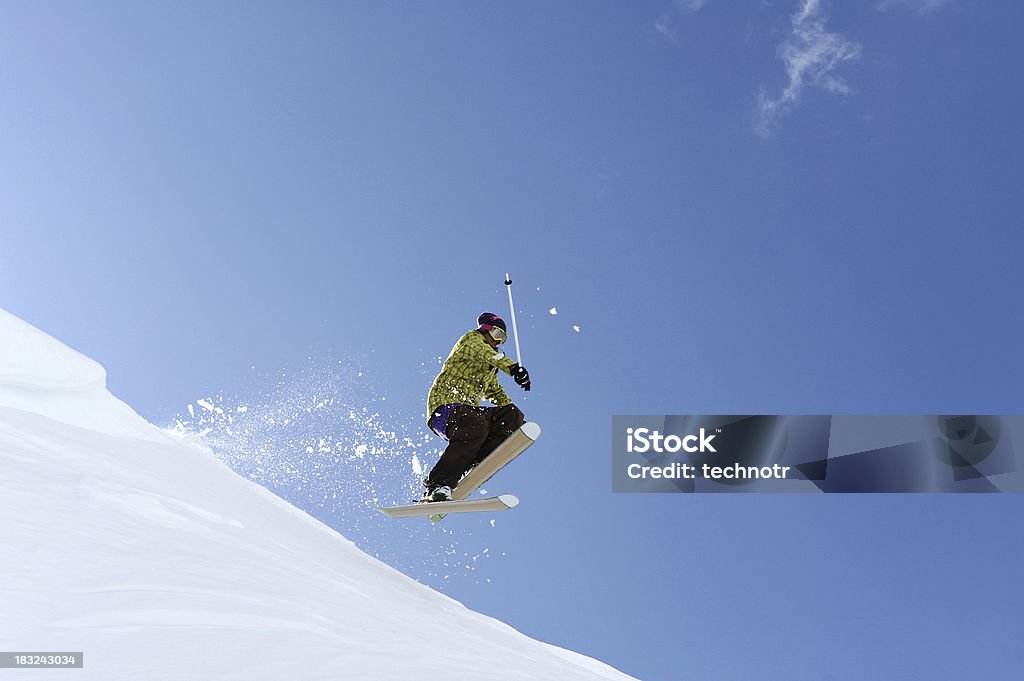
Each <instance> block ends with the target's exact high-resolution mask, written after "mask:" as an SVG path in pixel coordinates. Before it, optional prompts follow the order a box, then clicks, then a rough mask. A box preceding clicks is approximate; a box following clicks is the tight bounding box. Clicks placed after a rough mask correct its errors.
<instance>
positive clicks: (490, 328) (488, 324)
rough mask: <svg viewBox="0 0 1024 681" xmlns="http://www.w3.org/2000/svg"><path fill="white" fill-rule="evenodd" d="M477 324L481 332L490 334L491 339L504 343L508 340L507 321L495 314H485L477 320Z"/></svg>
mask: <svg viewBox="0 0 1024 681" xmlns="http://www.w3.org/2000/svg"><path fill="white" fill-rule="evenodd" d="M476 323H477V324H479V325H480V330H481V331H483V332H485V333H487V334H489V335H490V336H491V338H493V339H494V340H496V341H498V342H499V343H504V342H505V341H507V340H508V331H507V330H506V328H505V320H504V319H502V318H501V317H499V316H498V315H496V314H494V313H493V312H483V313H481V314H480V316H479V317H477V318H476Z"/></svg>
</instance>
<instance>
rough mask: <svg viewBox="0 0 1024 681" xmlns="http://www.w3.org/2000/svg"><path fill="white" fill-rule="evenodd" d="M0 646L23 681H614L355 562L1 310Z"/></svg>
mask: <svg viewBox="0 0 1024 681" xmlns="http://www.w3.org/2000/svg"><path fill="white" fill-rule="evenodd" d="M0 543H2V546H3V556H2V558H0V584H2V587H0V588H2V589H3V594H4V595H3V607H2V608H0V650H6V651H61V652H64V651H82V652H84V653H85V655H84V659H85V669H84V670H79V671H74V672H72V671H66V670H53V671H48V672H45V671H36V672H32V673H31V675H32V676H33V678H65V677H66V676H74V677H75V678H89V679H128V678H130V679H175V680H179V679H246V680H254V679H268V680H269V679H273V680H275V681H277V680H281V679H289V680H301V679H359V680H363V681H373V680H375V679H396V680H398V679H401V680H403V681H406V680H408V679H410V678H436V679H484V678H487V679H502V680H511V679H558V680H569V679H626V678H629V677H627V676H625V675H623V674H621V673H619V672H617V671H616V670H614V669H612V668H611V667H608V666H607V665H605V664H603V663H601V662H597V661H595V660H592V659H590V658H587V657H584V656H582V655H579V654H576V653H573V652H569V651H566V650H563V649H560V648H557V647H554V646H551V645H548V644H545V643H541V642H538V641H535V640H533V639H530V638H528V637H526V636H524V635H522V634H520V633H518V632H517V631H515V630H513V629H512V628H510V627H508V626H507V625H504V624H502V623H501V622H498V621H496V620H494V619H492V618H489V617H486V616H484V615H481V614H478V613H475V612H472V611H470V610H468V609H466V608H465V607H464V606H462V605H460V604H459V603H457V602H455V601H453V600H451V599H449V598H447V597H446V596H444V595H442V594H440V593H437V592H435V591H433V590H431V589H429V588H427V587H425V586H423V585H421V584H419V583H417V582H415V581H414V580H412V579H410V578H408V577H406V576H404V575H402V574H401V573H399V572H397V571H395V570H393V569H392V568H390V567H388V566H387V565H385V564H383V563H381V562H380V561H378V560H376V559H374V558H371V557H369V556H367V555H366V554H364V553H362V552H361V551H359V550H358V549H357V548H356V547H355V546H354V545H353V544H351V543H350V542H349V541H347V540H346V539H345V538H344V537H342V536H341V535H339V534H338V533H337V532H335V531H334V530H332V529H330V528H329V527H327V526H325V525H323V524H322V523H320V522H318V521H317V520H315V519H313V518H311V517H310V516H308V515H307V514H305V513H303V512H302V511H300V510H298V509H296V508H294V507H293V506H290V505H289V504H287V503H286V502H284V501H282V500H281V499H279V498H278V497H276V496H274V495H273V494H271V493H270V492H268V491H266V490H265V489H263V488H262V487H259V486H257V485H255V484H253V483H251V482H249V481H247V480H245V479H244V478H242V477H240V476H239V475H236V474H235V473H234V472H232V471H231V470H230V469H228V468H227V467H226V466H225V465H223V464H222V463H221V462H220V461H219V460H218V459H216V458H215V457H214V456H212V455H210V454H209V453H206V452H204V451H201V450H199V449H197V448H194V447H192V446H190V445H187V444H182V443H180V442H177V441H176V440H174V439H172V438H170V437H168V436H166V435H165V434H164V433H163V432H162V431H161V430H159V429H158V428H156V427H154V426H152V425H150V424H149V423H147V422H146V421H145V420H144V419H142V418H141V417H140V416H138V415H137V414H135V412H133V411H132V410H131V409H130V408H129V407H128V406H127V405H125V404H124V403H123V402H121V401H119V400H118V399H117V398H115V397H114V396H113V395H111V394H110V393H109V392H108V391H107V390H106V375H105V372H104V370H103V368H102V367H100V366H99V365H98V364H97V363H95V362H93V361H92V360H90V359H88V358H86V357H84V356H82V355H80V354H78V353H77V352H75V351H74V350H71V349H70V348H68V347H66V346H64V345H62V344H61V343H59V342H58V341H55V340H54V339H52V338H50V337H49V336H47V335H46V334H44V333H42V332H40V331H38V330H37V329H35V328H33V327H31V326H29V325H28V324H26V323H24V322H22V321H21V320H19V319H17V318H16V317H13V316H11V315H10V314H8V313H6V312H4V311H3V310H0Z"/></svg>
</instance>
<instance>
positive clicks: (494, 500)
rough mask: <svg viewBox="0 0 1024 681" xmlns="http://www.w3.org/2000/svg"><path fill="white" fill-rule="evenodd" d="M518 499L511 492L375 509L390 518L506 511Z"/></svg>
mask: <svg viewBox="0 0 1024 681" xmlns="http://www.w3.org/2000/svg"><path fill="white" fill-rule="evenodd" d="M518 504H519V499H517V498H516V497H514V496H513V495H511V494H499V495H498V496H496V497H491V498H489V499H473V500H472V501H432V502H429V503H424V502H420V503H416V504H409V505H408V506H391V507H385V508H379V509H377V510H378V511H380V512H381V513H383V514H384V515H386V516H390V517H392V518H416V517H422V516H436V515H441V516H442V517H443V516H444V515H447V514H449V513H475V512H479V511H507V510H508V509H510V508H515V506H516V505H518Z"/></svg>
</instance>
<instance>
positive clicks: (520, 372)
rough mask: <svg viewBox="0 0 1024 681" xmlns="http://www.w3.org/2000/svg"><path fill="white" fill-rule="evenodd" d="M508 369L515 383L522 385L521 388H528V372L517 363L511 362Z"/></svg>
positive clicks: (527, 389)
mask: <svg viewBox="0 0 1024 681" xmlns="http://www.w3.org/2000/svg"><path fill="white" fill-rule="evenodd" d="M508 371H509V373H510V374H512V378H514V379H515V381H516V385H518V386H520V387H522V389H523V390H526V391H529V390H530V372H528V371H527V370H526V369H524V368H523V367H521V366H519V365H518V364H513V365H512V366H511V367H509V370H508Z"/></svg>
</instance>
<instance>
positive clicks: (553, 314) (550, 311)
mask: <svg viewBox="0 0 1024 681" xmlns="http://www.w3.org/2000/svg"><path fill="white" fill-rule="evenodd" d="M548 313H549V314H550V315H551V316H552V317H554V316H555V315H556V314H558V308H557V307H553V308H551V309H550V310H548Z"/></svg>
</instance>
